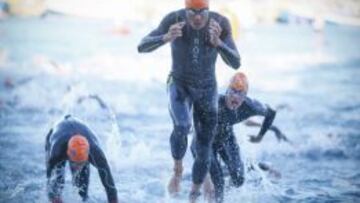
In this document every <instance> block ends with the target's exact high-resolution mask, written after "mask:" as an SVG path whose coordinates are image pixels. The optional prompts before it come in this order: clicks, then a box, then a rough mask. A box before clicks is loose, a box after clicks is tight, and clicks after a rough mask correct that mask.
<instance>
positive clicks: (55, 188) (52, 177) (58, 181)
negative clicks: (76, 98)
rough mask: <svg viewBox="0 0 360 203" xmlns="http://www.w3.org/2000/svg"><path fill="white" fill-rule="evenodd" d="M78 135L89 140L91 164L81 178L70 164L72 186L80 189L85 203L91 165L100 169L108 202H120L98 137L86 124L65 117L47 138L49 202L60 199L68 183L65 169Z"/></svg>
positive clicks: (86, 166)
mask: <svg viewBox="0 0 360 203" xmlns="http://www.w3.org/2000/svg"><path fill="white" fill-rule="evenodd" d="M75 134H81V135H83V136H84V137H86V138H87V140H88V142H89V146H90V153H89V162H88V163H87V164H86V165H85V166H84V167H83V168H82V169H81V170H80V171H79V174H75V170H74V168H73V167H72V165H71V164H70V169H71V171H72V173H73V177H75V179H74V180H73V182H74V184H75V186H77V187H78V188H79V194H80V196H81V197H82V198H83V200H86V199H87V198H88V186H89V175H90V166H89V163H90V164H91V165H93V166H94V167H96V168H97V169H98V172H99V176H100V179H101V182H102V184H103V185H104V187H105V190H106V194H107V198H108V201H109V202H111V201H115V200H116V201H117V190H116V187H115V184H114V180H113V177H112V174H111V171H110V167H109V165H108V162H107V160H106V157H105V154H104V152H103V151H102V149H101V148H100V147H99V143H98V140H97V137H96V135H95V134H94V132H93V131H92V130H91V129H89V128H88V127H87V126H86V125H85V124H84V123H82V122H81V121H79V120H77V119H76V118H74V117H71V116H66V117H65V118H64V119H63V120H62V121H61V122H59V123H58V124H57V125H56V126H55V127H54V128H52V129H51V130H50V132H49V133H48V135H47V136H46V145H45V151H46V176H47V179H48V195H49V198H50V199H53V198H57V197H60V195H61V191H62V189H63V187H64V183H65V166H66V162H67V161H68V156H67V153H66V151H67V145H68V141H69V139H70V138H71V137H72V136H73V135H75Z"/></svg>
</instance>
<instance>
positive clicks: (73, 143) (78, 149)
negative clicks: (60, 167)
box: [67, 134, 89, 162]
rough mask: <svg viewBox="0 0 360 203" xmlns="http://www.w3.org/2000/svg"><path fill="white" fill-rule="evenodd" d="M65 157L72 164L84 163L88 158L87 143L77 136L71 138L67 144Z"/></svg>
mask: <svg viewBox="0 0 360 203" xmlns="http://www.w3.org/2000/svg"><path fill="white" fill-rule="evenodd" d="M67 155H68V156H69V159H70V160H71V161H74V162H84V161H87V160H88V158H89V142H88V140H87V139H86V138H85V137H84V136H82V135H79V134H76V135H74V136H72V137H71V138H70V140H69V142H68V148H67Z"/></svg>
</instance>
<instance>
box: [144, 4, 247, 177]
mask: <svg viewBox="0 0 360 203" xmlns="http://www.w3.org/2000/svg"><path fill="white" fill-rule="evenodd" d="M185 12H186V11H185V9H182V10H178V11H174V12H172V13H170V14H168V15H167V16H166V17H165V18H164V19H163V20H162V22H161V23H160V25H159V27H158V28H156V29H155V30H153V31H152V32H151V33H150V34H149V35H147V36H146V37H145V38H144V39H143V40H142V41H141V43H140V45H139V46H138V51H139V52H151V51H153V50H155V49H156V48H158V47H160V46H162V45H164V44H165V42H164V41H163V40H162V39H163V36H164V35H165V34H166V33H167V32H168V30H169V27H170V26H171V25H173V24H175V23H177V22H182V21H187V20H186V13H185ZM209 19H214V20H215V21H217V22H218V23H219V24H220V26H221V27H222V33H221V36H220V39H221V40H222V43H221V44H220V45H219V46H218V47H217V48H215V47H213V46H212V45H211V44H210V42H209V34H208V30H209V22H208V23H207V25H206V26H205V27H204V28H202V29H200V30H194V29H193V28H192V27H191V26H190V25H189V23H188V22H187V23H186V25H185V26H184V27H183V29H182V32H183V36H182V37H179V38H177V39H175V40H174V41H173V42H172V43H171V55H172V68H171V72H170V74H169V79H168V92H169V97H170V98H169V99H170V105H169V110H170V115H171V118H172V120H173V125H174V128H173V131H172V133H171V136H170V145H171V152H172V156H173V158H174V159H175V160H181V159H182V158H183V157H184V155H185V152H186V149H187V143H188V141H187V135H188V133H189V130H190V127H191V123H192V122H191V118H193V120H194V123H197V124H198V125H195V126H194V127H195V131H196V132H197V133H196V134H197V136H198V139H197V142H198V145H197V147H196V154H197V156H196V158H195V163H194V165H193V170H192V171H193V172H192V177H193V178H192V179H193V182H194V183H195V184H200V183H202V182H203V180H204V178H205V175H206V173H207V171H208V168H209V163H210V158H209V155H210V147H211V143H212V140H213V137H214V132H215V129H216V124H217V110H218V109H217V99H218V98H217V84H216V77H215V62H216V59H217V55H218V53H219V54H220V55H221V57H222V58H223V60H224V61H225V63H226V64H228V65H229V66H231V67H232V68H234V69H237V68H239V67H240V56H239V53H238V51H237V49H236V46H235V43H234V41H233V39H232V34H231V28H230V23H229V21H228V20H227V19H226V18H225V17H223V16H221V15H219V14H217V13H214V12H209ZM192 111H193V113H192ZM191 113H192V114H193V115H192V116H191Z"/></svg>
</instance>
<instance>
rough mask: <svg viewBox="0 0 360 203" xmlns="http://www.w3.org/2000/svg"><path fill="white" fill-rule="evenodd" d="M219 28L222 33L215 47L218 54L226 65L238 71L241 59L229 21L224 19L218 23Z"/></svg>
mask: <svg viewBox="0 0 360 203" xmlns="http://www.w3.org/2000/svg"><path fill="white" fill-rule="evenodd" d="M220 26H221V28H222V33H221V35H220V40H221V41H220V43H219V46H218V47H217V49H218V52H219V54H220V56H221V58H222V59H223V60H224V62H225V63H226V64H227V65H229V66H230V67H232V68H234V69H238V68H239V67H240V66H241V58H240V54H239V52H238V50H237V48H236V45H235V42H234V39H233V36H232V31H231V25H230V23H229V20H228V19H226V18H224V20H222V22H221V23H220Z"/></svg>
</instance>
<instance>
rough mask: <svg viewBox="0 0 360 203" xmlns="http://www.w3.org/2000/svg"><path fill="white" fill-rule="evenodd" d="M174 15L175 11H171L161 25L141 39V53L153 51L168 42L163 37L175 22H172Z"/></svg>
mask: <svg viewBox="0 0 360 203" xmlns="http://www.w3.org/2000/svg"><path fill="white" fill-rule="evenodd" d="M173 15H174V14H173V13H170V14H168V15H167V16H165V17H164V18H163V20H162V21H161V23H160V25H159V26H158V27H157V28H156V29H155V30H153V31H152V32H150V33H149V34H148V35H147V36H145V37H144V38H143V39H142V40H141V42H140V44H139V45H138V47H137V48H138V52H139V53H147V52H152V51H154V50H155V49H157V48H159V47H161V46H162V45H164V44H165V43H166V42H165V41H164V40H163V38H164V35H165V34H166V33H167V32H168V30H169V27H170V25H171V24H172V23H175V22H172V21H173V20H172V19H173Z"/></svg>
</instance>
